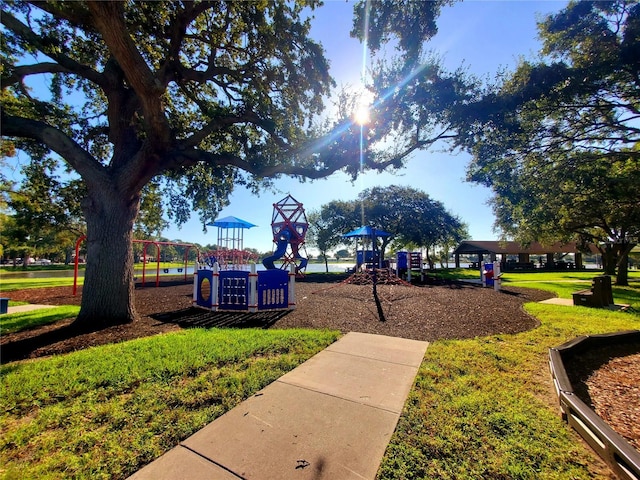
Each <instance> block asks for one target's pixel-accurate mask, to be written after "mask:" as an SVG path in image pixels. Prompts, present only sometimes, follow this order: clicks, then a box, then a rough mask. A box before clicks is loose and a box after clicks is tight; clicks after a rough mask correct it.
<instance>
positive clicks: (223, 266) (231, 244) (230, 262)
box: [201, 216, 258, 270]
mask: <svg viewBox="0 0 640 480" xmlns="http://www.w3.org/2000/svg"><path fill="white" fill-rule="evenodd" d="M209 225H210V226H214V227H218V243H217V244H216V245H217V249H215V250H211V251H209V252H206V253H204V254H203V255H202V258H201V261H202V262H203V263H204V264H206V265H208V266H209V267H211V268H213V265H214V264H215V263H217V264H218V267H219V269H220V270H247V269H249V268H250V265H251V264H255V263H256V262H257V261H258V255H257V254H255V253H253V252H251V251H249V250H245V249H244V246H243V241H244V230H245V229H249V228H251V227H255V225H254V224H253V223H249V222H247V221H246V220H242V219H240V218H237V217H232V216H230V217H224V218H220V219H218V220H216V221H215V222H213V223H210V224H209Z"/></svg>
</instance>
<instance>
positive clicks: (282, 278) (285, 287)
mask: <svg viewBox="0 0 640 480" xmlns="http://www.w3.org/2000/svg"><path fill="white" fill-rule="evenodd" d="M276 308H277V309H281V308H289V272H287V271H286V270H279V269H276V270H267V271H261V272H258V310H268V309H276Z"/></svg>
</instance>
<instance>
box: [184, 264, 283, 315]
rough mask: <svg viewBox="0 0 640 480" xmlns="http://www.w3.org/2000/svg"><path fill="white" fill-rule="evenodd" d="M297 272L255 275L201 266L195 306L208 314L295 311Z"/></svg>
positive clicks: (266, 272) (198, 274) (277, 271)
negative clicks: (216, 312)
mask: <svg viewBox="0 0 640 480" xmlns="http://www.w3.org/2000/svg"><path fill="white" fill-rule="evenodd" d="M295 278H296V275H295V268H294V267H293V266H292V267H291V271H290V272H287V271H286V270H280V269H274V270H262V271H259V272H256V265H255V263H254V264H252V265H251V271H250V272H247V271H241V270H220V268H219V266H218V264H217V263H214V264H213V267H212V268H209V267H208V266H202V267H201V268H200V269H199V270H198V272H197V274H196V275H195V276H194V279H193V282H194V283H193V303H194V304H195V305H197V306H198V307H201V308H205V309H207V310H212V311H218V310H240V311H242V310H244V311H247V310H248V311H249V312H256V311H258V310H280V309H294V308H295V305H296V300H295V282H296V280H295Z"/></svg>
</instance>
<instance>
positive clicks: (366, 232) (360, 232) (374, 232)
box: [342, 226, 391, 238]
mask: <svg viewBox="0 0 640 480" xmlns="http://www.w3.org/2000/svg"><path fill="white" fill-rule="evenodd" d="M390 235H391V234H390V233H388V232H385V231H383V230H378V229H377V228H373V227H370V226H366V227H360V228H356V229H355V230H353V231H352V232H349V233H345V234H344V235H342V236H343V237H344V238H351V237H369V238H373V237H388V236H390Z"/></svg>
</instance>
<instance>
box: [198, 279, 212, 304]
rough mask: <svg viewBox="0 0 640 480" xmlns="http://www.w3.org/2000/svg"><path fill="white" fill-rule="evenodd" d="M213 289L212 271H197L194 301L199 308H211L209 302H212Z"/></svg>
mask: <svg viewBox="0 0 640 480" xmlns="http://www.w3.org/2000/svg"><path fill="white" fill-rule="evenodd" d="M212 287H213V271H212V270H199V271H198V289H197V290H196V292H197V295H196V301H197V304H198V305H200V306H201V307H205V308H211V302H212V300H213V295H212V293H213V292H212Z"/></svg>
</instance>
